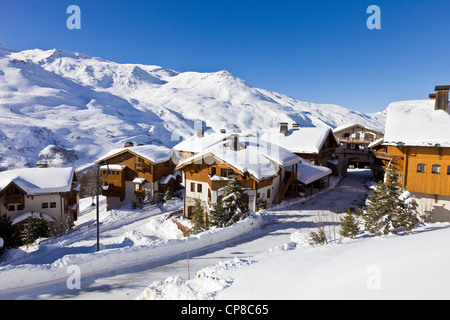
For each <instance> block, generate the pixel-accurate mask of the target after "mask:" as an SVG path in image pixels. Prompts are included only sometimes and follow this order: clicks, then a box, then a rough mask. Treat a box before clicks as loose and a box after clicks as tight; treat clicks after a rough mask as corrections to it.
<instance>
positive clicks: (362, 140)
mask: <svg viewBox="0 0 450 320" xmlns="http://www.w3.org/2000/svg"><path fill="white" fill-rule="evenodd" d="M374 141H375V138H364V137H359V138H355V137H340V138H339V142H340V143H359V144H370V143H372V142H374Z"/></svg>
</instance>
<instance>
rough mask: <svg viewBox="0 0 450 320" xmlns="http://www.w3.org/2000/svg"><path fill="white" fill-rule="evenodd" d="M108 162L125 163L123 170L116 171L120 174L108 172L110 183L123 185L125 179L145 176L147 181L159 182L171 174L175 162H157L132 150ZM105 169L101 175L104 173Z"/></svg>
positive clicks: (130, 179) (129, 179)
mask: <svg viewBox="0 0 450 320" xmlns="http://www.w3.org/2000/svg"><path fill="white" fill-rule="evenodd" d="M107 163H108V164H120V165H125V166H126V168H125V169H124V170H123V171H121V172H120V171H115V173H117V172H119V173H120V174H119V175H117V174H111V172H112V170H110V173H109V174H108V177H107V179H106V180H107V181H108V183H110V182H111V183H115V184H117V185H121V186H122V185H123V183H124V182H125V181H133V180H134V179H136V178H144V179H145V180H147V182H150V183H153V182H158V181H159V180H160V179H161V178H162V177H164V176H166V175H169V174H171V173H172V171H173V164H172V163H171V162H170V161H166V162H163V163H159V164H155V163H153V162H151V161H149V160H147V159H145V158H142V157H140V156H137V155H135V154H133V153H131V152H128V151H125V152H123V153H120V154H118V155H116V156H114V157H111V158H109V159H108V160H107ZM103 171H105V170H102V173H101V175H103Z"/></svg>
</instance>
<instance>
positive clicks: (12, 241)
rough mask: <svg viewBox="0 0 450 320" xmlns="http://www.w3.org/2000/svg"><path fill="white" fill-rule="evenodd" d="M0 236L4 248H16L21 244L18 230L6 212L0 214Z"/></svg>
mask: <svg viewBox="0 0 450 320" xmlns="http://www.w3.org/2000/svg"><path fill="white" fill-rule="evenodd" d="M0 238H2V239H3V241H4V243H3V248H4V249H11V248H17V247H18V246H20V245H21V241H20V237H19V232H18V231H17V228H16V227H15V226H13V224H12V221H11V218H10V217H9V216H7V215H6V214H3V215H1V216H0Z"/></svg>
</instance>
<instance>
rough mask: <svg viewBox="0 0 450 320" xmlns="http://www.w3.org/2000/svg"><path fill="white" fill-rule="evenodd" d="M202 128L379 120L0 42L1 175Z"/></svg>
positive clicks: (208, 80)
mask: <svg viewBox="0 0 450 320" xmlns="http://www.w3.org/2000/svg"><path fill="white" fill-rule="evenodd" d="M197 119H199V120H202V121H204V122H205V124H204V129H205V130H208V129H211V130H214V131H216V132H217V131H219V130H220V129H222V128H230V129H236V128H240V129H242V130H246V131H253V132H256V131H260V130H265V129H268V128H275V127H277V126H278V123H279V122H288V123H293V122H297V123H299V124H300V125H301V126H303V127H310V126H330V127H336V126H339V125H342V124H346V123H360V124H363V125H370V126H371V127H375V128H378V129H381V130H382V129H383V128H384V121H385V113H384V112H380V113H376V114H372V115H367V114H363V113H361V112H357V111H352V110H349V109H347V108H344V107H341V106H336V105H320V104H314V103H308V102H301V101H298V100H295V99H293V98H291V97H288V96H285V95H281V94H278V93H274V92H270V91H267V90H262V89H257V88H253V87H251V86H250V85H249V84H248V83H246V82H245V81H243V80H241V79H238V78H236V77H234V76H233V75H232V74H230V73H229V72H227V71H219V72H214V73H198V72H184V73H179V72H176V71H173V70H169V69H165V68H162V67H159V66H151V65H139V64H119V63H115V62H111V61H106V60H103V59H101V58H96V57H91V56H88V55H86V54H81V53H74V52H68V51H62V50H56V49H54V50H48V51H43V50H39V49H34V50H25V51H21V52H19V51H17V50H14V49H11V48H9V47H7V46H5V45H0V120H1V122H0V123H1V124H0V155H1V156H0V169H1V168H3V169H5V168H11V167H23V166H33V165H35V164H36V163H37V162H38V161H39V159H40V161H41V162H46V163H49V164H51V165H75V166H83V165H86V164H89V163H91V162H92V161H93V160H95V159H96V158H97V157H98V156H99V155H100V154H104V153H106V152H107V151H109V150H110V149H112V148H114V147H121V146H122V145H123V143H124V142H125V141H129V140H131V141H135V142H137V143H145V144H147V143H156V144H163V145H166V146H168V147H172V146H174V145H175V144H176V143H177V142H179V141H180V140H181V139H184V138H186V137H188V136H190V135H192V133H193V129H192V128H193V127H194V124H193V122H194V121H195V120H197Z"/></svg>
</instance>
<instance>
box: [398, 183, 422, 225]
mask: <svg viewBox="0 0 450 320" xmlns="http://www.w3.org/2000/svg"><path fill="white" fill-rule="evenodd" d="M399 198H400V200H401V201H402V202H403V206H402V210H401V211H400V214H399V216H398V218H397V220H398V228H404V229H405V230H407V231H409V233H412V230H413V229H414V228H415V227H416V224H418V223H419V213H418V211H417V206H418V205H417V202H416V201H415V200H414V199H413V198H412V196H411V194H410V193H409V192H408V191H406V192H404V193H402V194H401V195H400V197H399Z"/></svg>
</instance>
